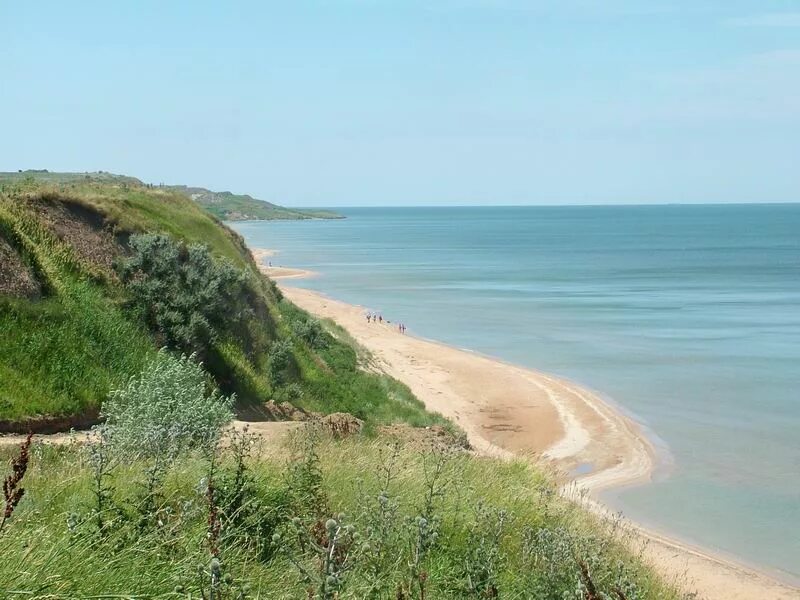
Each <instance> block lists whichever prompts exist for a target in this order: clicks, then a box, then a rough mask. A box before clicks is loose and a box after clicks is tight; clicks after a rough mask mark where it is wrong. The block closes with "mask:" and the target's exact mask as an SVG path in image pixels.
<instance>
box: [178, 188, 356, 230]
mask: <svg viewBox="0 0 800 600" xmlns="http://www.w3.org/2000/svg"><path fill="white" fill-rule="evenodd" d="M168 187H169V188H170V189H173V190H176V191H179V192H181V193H184V194H187V195H189V194H191V195H192V197H193V198H194V201H195V202H197V203H198V204H199V205H200V206H202V207H203V208H205V209H206V210H207V211H208V212H210V213H211V214H213V215H214V216H216V217H217V218H219V219H222V220H223V221H244V220H265V221H279V220H305V219H339V218H341V215H338V214H336V213H334V212H332V211H327V210H309V209H294V208H286V207H283V206H278V205H276V204H272V203H271V202H266V201H264V200H258V199H257V198H253V197H252V196H249V195H247V194H234V193H233V192H212V191H210V190H207V189H205V188H197V187H188V186H184V185H176V186H168Z"/></svg>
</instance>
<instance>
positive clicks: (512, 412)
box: [253, 250, 800, 600]
mask: <svg viewBox="0 0 800 600" xmlns="http://www.w3.org/2000/svg"><path fill="white" fill-rule="evenodd" d="M253 253H254V256H255V257H256V261H257V263H258V264H259V267H260V268H261V270H262V272H264V274H266V275H267V276H269V277H272V278H274V279H280V280H285V279H293V278H295V279H296V278H301V277H307V276H313V275H314V274H313V273H311V272H310V271H304V270H302V269H290V268H285V267H272V268H270V267H267V266H265V265H264V264H263V258H264V257H265V256H271V255H272V253H270V251H258V250H257V251H254V252H253ZM280 288H281V290H282V291H283V293H284V295H285V296H286V297H287V298H288V299H289V300H290V301H292V302H293V303H295V304H296V305H298V306H299V307H301V308H303V309H304V310H306V311H308V312H310V313H311V314H314V315H315V316H317V317H318V318H323V319H332V320H333V321H335V322H336V323H337V324H339V325H340V326H342V327H344V328H345V329H346V330H347V331H348V332H349V333H350V334H351V335H352V336H353V337H354V338H355V339H356V340H357V341H358V342H359V343H360V344H361V345H362V346H364V347H365V348H366V349H367V350H368V351H369V352H370V353H371V354H372V355H373V357H374V359H375V361H376V366H377V367H378V368H381V369H382V370H384V371H385V372H386V373H388V374H389V375H391V376H393V377H395V378H396V379H398V380H400V381H402V382H404V383H405V384H406V385H408V386H409V387H410V388H411V390H412V391H413V392H414V394H415V395H416V396H417V397H418V398H419V399H420V400H421V401H423V402H424V403H425V405H426V406H427V407H428V408H429V409H430V410H433V411H436V412H440V413H441V414H443V415H444V416H446V417H448V418H450V419H451V420H453V421H454V422H456V423H457V424H458V425H459V426H460V427H462V428H463V429H464V430H465V431H466V433H467V435H468V437H469V438H470V441H471V443H472V444H473V446H474V447H475V448H476V449H477V450H478V451H479V452H481V453H484V454H487V455H491V456H496V457H501V458H503V457H512V456H524V457H530V458H532V459H536V460H540V461H542V460H544V461H546V462H547V464H550V465H553V466H554V467H555V468H556V469H557V470H558V472H559V473H560V474H561V476H562V477H563V481H564V486H563V492H564V494H565V495H567V496H569V497H572V498H573V499H575V500H576V501H579V502H581V503H582V504H583V505H584V506H586V508H588V509H590V510H593V511H595V512H596V513H598V514H601V515H610V514H612V513H613V511H612V510H611V509H609V508H608V507H607V506H605V505H604V504H603V503H602V502H601V501H600V500H598V499H597V497H596V493H597V492H598V491H600V490H603V489H608V488H619V487H623V486H629V485H637V484H641V483H645V482H647V481H649V480H650V479H651V477H652V475H653V471H654V468H655V464H656V460H655V457H656V454H655V448H654V446H653V444H652V443H651V442H650V440H649V439H648V438H647V436H646V435H645V434H644V432H643V431H642V429H641V427H640V426H639V425H638V424H637V423H636V422H635V421H634V420H633V419H632V418H630V417H628V416H627V415H625V414H624V413H623V412H622V411H620V410H619V409H618V408H616V407H614V406H613V404H611V403H608V402H607V401H605V400H604V399H603V398H602V397H601V396H600V395H599V394H597V393H595V392H592V391H591V390H589V389H587V388H584V387H583V386H580V385H579V384H577V383H574V382H572V381H568V380H566V379H563V378H560V377H556V376H554V375H550V374H547V373H542V372H539V371H536V370H532V369H527V368H523V367H519V366H516V365H512V364H508V363H505V362H502V361H499V360H496V359H493V358H490V357H486V356H482V355H480V354H478V353H475V352H471V351H468V350H461V349H457V348H453V347H451V346H447V345H445V344H441V343H439V342H436V341H432V340H426V339H422V338H419V337H415V336H413V335H402V334H400V333H399V332H398V331H397V329H396V324H394V323H389V322H387V323H384V324H374V323H367V321H366V319H365V313H366V310H367V309H366V308H365V307H360V306H355V305H351V304H347V303H344V302H340V301H337V300H334V299H332V298H329V297H327V296H324V295H323V294H321V293H318V292H314V291H310V290H306V289H301V288H293V287H290V286H287V285H286V284H280ZM587 492H588V495H587ZM627 523H628V524H629V525H630V527H631V529H632V531H634V532H635V534H636V537H638V538H639V539H640V540H643V541H644V542H646V544H645V545H644V550H643V556H644V558H645V560H647V561H649V562H651V563H652V564H653V565H654V566H655V568H656V569H657V570H658V571H660V572H661V573H662V575H663V576H665V577H666V578H667V579H671V580H673V581H676V582H679V585H681V587H684V588H686V591H688V592H698V593H699V597H701V598H708V599H710V600H715V599H716V598H720V599H723V598H724V599H726V600H729V599H742V600H745V599H749V598H759V599H761V598H763V599H776V600H783V599H792V598H800V590H798V589H797V588H793V587H790V586H789V585H788V584H783V583H781V582H779V581H777V580H776V579H775V575H772V574H769V573H764V572H761V571H758V570H757V569H755V568H752V567H749V566H745V565H743V564H740V563H739V562H738V561H736V560H735V559H732V558H730V557H727V556H724V555H722V554H721V553H715V552H712V551H709V550H705V549H701V548H699V547H696V546H694V545H693V544H690V543H686V542H683V541H679V540H676V539H674V538H671V537H669V536H667V535H664V534H662V533H660V532H656V531H653V530H651V529H649V528H646V527H643V526H641V525H637V524H636V523H631V522H627Z"/></svg>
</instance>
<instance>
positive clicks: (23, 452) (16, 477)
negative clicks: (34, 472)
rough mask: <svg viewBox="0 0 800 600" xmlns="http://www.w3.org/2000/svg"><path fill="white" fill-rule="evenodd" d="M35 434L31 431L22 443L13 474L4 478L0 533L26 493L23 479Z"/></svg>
mask: <svg viewBox="0 0 800 600" xmlns="http://www.w3.org/2000/svg"><path fill="white" fill-rule="evenodd" d="M32 439H33V434H32V433H29V434H28V437H27V438H25V441H24V442H22V444H20V447H19V454H17V456H15V457H14V458H13V459H12V460H11V474H10V475H8V476H7V477H6V478H5V479H4V480H3V499H4V501H5V505H4V507H3V516H2V518H0V533H2V532H3V528H4V527H5V524H6V521H8V520H9V519H10V518H11V515H13V514H14V510H15V509H16V508H17V505H18V504H19V502H20V500H22V497H23V496H24V495H25V488H24V487H21V486H20V484H21V483H22V479H23V478H24V477H25V473H26V472H27V471H28V461H29V460H30V454H29V451H30V448H31V440H32Z"/></svg>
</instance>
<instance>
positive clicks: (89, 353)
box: [0, 178, 437, 431]
mask: <svg viewBox="0 0 800 600" xmlns="http://www.w3.org/2000/svg"><path fill="white" fill-rule="evenodd" d="M147 232H151V233H153V232H156V233H160V234H164V235H166V236H167V237H166V238H163V239H162V238H159V239H162V241H161V242H159V243H161V244H162V246H159V247H156V246H153V243H154V242H153V240H152V239H150V240H149V242H148V239H147V238H146V236H145V238H141V237H137V236H141V235H142V234H144V233H147ZM137 240H138V241H137ZM143 240H144V242H147V243H150V244H151V246H150V247H149V250H148V251H149V252H162V254H163V255H164V256H160V255H159V256H160V257H159V256H155V255H153V256H149V255H144V254H142V252H144V250H143V249H142V248H143V245H142V241H143ZM164 240H166V241H164ZM156 241H157V240H156ZM137 244H138V245H137ZM198 244H200V245H202V246H204V247H206V248H207V250H203V249H202V248H200V246H197V245H198ZM193 245H194V246H193ZM159 248H160V249H159ZM170 252H173V255H171V254H169V253H170ZM154 256H155V258H154ZM0 257H3V260H2V262H0V330H2V331H3V344H2V347H1V348H0V429H2V430H21V431H25V430H26V429H27V428H29V427H38V428H45V429H46V428H65V427H66V428H68V426H69V425H71V424H80V423H82V422H86V421H90V420H92V419H94V418H95V417H96V416H97V413H98V409H99V407H100V405H101V403H102V401H103V399H104V398H105V396H106V395H107V394H108V392H109V390H110V389H112V388H113V387H115V386H118V385H120V384H121V383H122V382H124V381H126V380H127V379H128V378H129V377H131V376H132V375H134V374H136V373H137V372H138V371H139V370H140V369H141V368H142V365H143V364H144V363H145V362H146V361H147V360H148V359H149V358H151V357H152V356H153V354H154V353H155V352H156V351H157V349H158V348H159V347H160V346H162V345H167V346H170V347H173V348H174V349H175V350H176V351H181V352H185V353H187V354H188V353H191V352H194V353H196V354H197V355H198V358H200V359H201V360H203V362H204V363H205V366H206V368H207V370H208V371H209V372H210V374H211V375H212V377H213V378H214V381H215V382H216V384H217V385H218V386H219V387H220V388H221V389H222V391H223V392H224V393H226V394H230V393H235V394H236V395H237V398H238V406H239V408H240V410H250V411H251V412H252V410H255V409H258V408H259V407H261V406H263V404H264V403H265V402H266V401H269V400H275V401H285V400H288V401H291V402H292V403H294V404H296V405H298V406H301V407H306V408H309V409H313V410H316V411H320V412H324V413H329V412H335V411H340V410H347V411H349V412H352V413H354V414H356V415H357V416H359V417H361V418H364V419H367V420H368V421H371V422H390V421H393V420H397V419H404V420H408V421H411V422H414V423H417V424H427V423H432V422H436V421H437V419H436V418H435V417H432V416H430V415H428V414H427V413H425V411H424V410H423V409H422V407H421V405H420V403H419V402H418V401H416V400H415V399H414V398H413V396H412V395H411V394H410V392H409V391H408V390H407V389H406V388H404V387H403V386H401V385H399V384H397V383H396V382H394V381H392V380H389V379H388V378H384V377H381V376H378V375H374V374H368V373H366V372H364V371H363V370H361V369H359V368H358V362H359V358H358V356H357V354H356V351H355V349H354V348H352V347H351V346H349V345H348V344H346V343H343V342H340V341H339V340H337V339H336V337H334V336H333V335H331V334H330V333H329V332H328V330H326V329H325V328H324V327H321V326H320V325H319V324H318V323H316V322H315V321H313V320H311V319H309V317H308V315H306V314H305V313H303V312H302V311H299V310H298V309H296V308H295V307H293V306H291V305H289V304H288V303H286V302H285V301H283V300H282V298H281V297H280V294H279V292H278V291H277V289H276V288H275V287H274V285H272V283H271V282H269V281H268V280H266V279H265V278H264V277H263V276H262V275H261V274H260V273H259V272H258V269H257V267H256V265H255V263H254V262H253V260H252V257H251V256H250V254H249V252H248V251H247V248H246V247H245V245H244V243H243V241H242V239H241V238H240V237H239V235H238V234H236V233H234V232H233V231H231V230H230V229H228V228H227V227H225V226H224V225H223V224H222V223H221V222H219V221H218V220H217V219H215V218H214V217H213V216H211V215H209V214H208V213H207V212H205V211H203V210H202V209H200V208H199V207H198V206H197V205H196V204H195V203H194V202H192V201H191V200H190V199H189V198H188V197H186V196H185V195H183V194H180V193H178V192H175V191H169V190H164V189H159V188H148V187H144V186H137V185H131V184H130V183H128V182H126V181H119V180H116V179H112V180H110V181H97V180H94V179H91V180H85V179H84V180H81V179H78V180H75V181H72V182H69V183H59V184H45V183H41V182H39V181H36V180H32V179H30V178H23V179H21V180H20V181H17V182H14V183H8V182H6V183H4V184H0ZM165 257H167V258H165ZM169 257H171V258H169ZM158 260H164V261H166V262H165V263H164V265H162V267H161V271H158V270H157V269H156V268H155V266H154V264H151V263H153V262H154V261H156V262H157V261H158ZM169 260H171V261H173V262H169ZM136 261H139V262H136ZM142 261H144V262H142ZM148 261H149V262H148ZM193 261H194V262H193ZM125 265H127V266H125ZM123 267H124V268H123ZM223 276H224V277H228V279H220V277H223ZM204 278H205V279H204ZM225 281H227V282H228V283H226V284H225V285H223V286H222V287H221V288H220V282H225ZM214 286H216V287H214ZM214 290H216V291H214ZM223 293H227V294H229V297H226V299H225V302H223V303H219V302H217V304H224V306H217V307H216V308H214V309H213V310H212V309H211V308H209V307H212V306H214V305H215V303H214V301H215V299H218V298H219V297H221V296H222V295H223ZM148 294H150V295H149V296H148ZM209 294H210V295H209ZM204 295H205V296H204ZM214 310H216V311H217V313H219V314H217V313H214V312H213V311H214ZM226 311H228V312H226ZM354 389H357V390H358V392H359V397H358V401H356V400H354Z"/></svg>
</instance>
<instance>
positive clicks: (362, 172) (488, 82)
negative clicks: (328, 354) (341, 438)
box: [0, 0, 800, 206]
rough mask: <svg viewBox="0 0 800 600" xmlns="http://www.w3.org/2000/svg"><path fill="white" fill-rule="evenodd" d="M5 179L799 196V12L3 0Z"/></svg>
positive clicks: (499, 1) (687, 1) (722, 1)
mask: <svg viewBox="0 0 800 600" xmlns="http://www.w3.org/2000/svg"><path fill="white" fill-rule="evenodd" d="M0 118H1V119H2V125H1V126H0V170H11V171H16V170H17V169H27V168H47V169H50V170H51V171H54V170H61V171H95V170H104V171H111V172H116V173H124V174H128V175H133V176H136V177H139V178H140V179H142V180H144V181H147V182H151V183H184V184H190V185H197V186H204V187H208V188H210V189H213V190H216V191H221V190H230V191H234V192H237V193H249V194H251V195H253V196H256V197H258V198H262V199H265V200H270V201H273V202H276V203H279V204H285V205H289V206H360V205H387V206H389V205H391V206H401V205H467V204H485V205H507V204H620V203H667V202H670V203H671V202H797V201H800V0H796V1H788V0H782V1H778V0H716V1H715V0H663V1H660V0H636V1H634V0H604V1H603V0H598V1H590V0H528V1H523V0H397V1H389V0H317V1H307V0H283V1H280V2H272V1H262V2H236V1H231V2H225V3H223V2H206V1H204V0H194V1H192V2H177V1H165V0H159V1H154V0H138V1H136V2H125V3H123V2H114V1H104V2H89V1H76V2H63V1H61V0H58V1H50V0H39V1H37V2H13V1H12V0H0Z"/></svg>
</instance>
